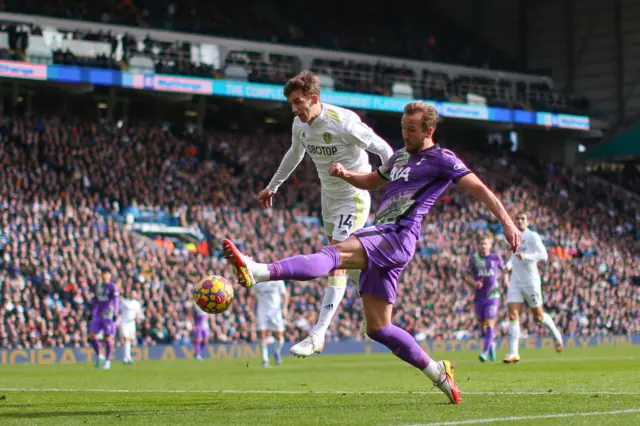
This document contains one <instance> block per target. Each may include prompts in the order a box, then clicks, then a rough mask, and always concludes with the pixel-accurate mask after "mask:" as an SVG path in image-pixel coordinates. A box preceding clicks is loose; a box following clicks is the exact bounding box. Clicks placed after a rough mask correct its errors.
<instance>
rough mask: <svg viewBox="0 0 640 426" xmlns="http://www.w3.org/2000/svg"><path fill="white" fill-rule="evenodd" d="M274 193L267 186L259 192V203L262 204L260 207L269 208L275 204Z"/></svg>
mask: <svg viewBox="0 0 640 426" xmlns="http://www.w3.org/2000/svg"><path fill="white" fill-rule="evenodd" d="M273 195H274V192H273V191H271V190H269V189H267V188H265V189H263V190H262V191H260V193H259V194H258V204H260V207H262V208H263V209H267V208H270V207H271V206H273Z"/></svg>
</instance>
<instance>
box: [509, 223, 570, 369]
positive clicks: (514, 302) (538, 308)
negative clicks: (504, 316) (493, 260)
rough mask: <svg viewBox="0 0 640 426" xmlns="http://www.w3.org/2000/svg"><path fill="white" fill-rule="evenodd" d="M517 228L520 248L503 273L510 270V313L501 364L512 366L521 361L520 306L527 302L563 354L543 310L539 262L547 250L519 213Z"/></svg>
mask: <svg viewBox="0 0 640 426" xmlns="http://www.w3.org/2000/svg"><path fill="white" fill-rule="evenodd" d="M516 226H517V227H518V228H519V229H520V230H521V231H522V244H520V246H519V247H518V249H517V250H516V252H515V253H513V254H512V255H511V258H510V259H509V262H507V265H506V269H511V277H510V278H511V279H510V284H509V290H508V291H507V306H508V309H509V354H508V355H507V356H506V357H505V359H504V362H505V363H506V364H511V363H515V362H519V361H520V354H519V346H520V312H521V310H522V304H523V303H524V302H527V305H528V306H529V310H530V311H531V315H533V318H534V319H535V321H536V322H537V323H539V324H544V325H545V326H546V327H547V328H548V329H549V330H550V331H551V333H552V334H553V338H554V340H555V341H556V345H555V347H556V352H562V351H563V350H564V343H563V342H562V334H561V333H560V330H558V327H556V325H555V323H554V322H553V319H552V318H551V316H550V315H549V314H547V313H546V312H544V309H543V307H542V291H541V280H540V273H539V272H538V262H546V261H547V259H548V258H549V256H548V254H547V249H546V248H545V246H544V244H543V243H542V238H540V235H539V234H538V233H537V232H535V231H532V230H530V229H528V227H529V218H528V216H527V214H526V213H524V212H520V213H518V215H517V216H516Z"/></svg>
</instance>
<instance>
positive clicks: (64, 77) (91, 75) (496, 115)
mask: <svg viewBox="0 0 640 426" xmlns="http://www.w3.org/2000/svg"><path fill="white" fill-rule="evenodd" d="M0 77H6V78H17V79H24V80H41V81H58V82H64V83H89V84H94V85H98V86H116V87H123V88H129V89H137V90H152V91H160V92H173V93H187V94H195V95H206V96H229V97H235V98H250V99H263V100H270V101H278V102H284V101H285V98H284V95H283V93H282V87H281V86H278V85H274V84H261V83H249V82H243V81H229V80H214V79H210V78H195V77H187V76H176V75H163V74H140V73H131V72H126V71H114V70H105V69H96V68H86V67H75V66H66V65H43V64H31V63H27V62H14V61H0ZM322 99H323V100H324V101H326V102H327V103H330V104H335V105H339V106H342V107H345V108H355V109H366V110H373V111H388V112H402V110H403V108H404V106H405V104H407V103H408V102H410V101H412V100H413V99H408V98H396V97H388V96H378V95H366V94H360V93H347V92H335V91H323V92H322ZM425 102H428V103H430V104H432V105H434V106H435V107H436V109H437V110H438V113H439V114H440V115H441V116H443V117H450V118H459V119H465V120H482V121H490V122H500V123H514V124H524V125H531V126H542V127H553V128H561V129H575V130H589V129H590V120H589V117H587V116H582V115H571V114H557V113H551V112H544V111H541V112H535V111H526V110H518V109H508V108H495V107H488V106H482V105H468V104H458V103H452V102H436V101H430V100H425Z"/></svg>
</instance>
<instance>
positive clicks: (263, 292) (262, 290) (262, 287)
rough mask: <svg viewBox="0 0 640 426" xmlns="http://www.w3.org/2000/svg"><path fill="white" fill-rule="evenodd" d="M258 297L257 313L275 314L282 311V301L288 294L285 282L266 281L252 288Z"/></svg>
mask: <svg viewBox="0 0 640 426" xmlns="http://www.w3.org/2000/svg"><path fill="white" fill-rule="evenodd" d="M251 291H252V292H253V295H254V296H255V297H256V311H258V312H274V311H281V310H282V301H283V299H284V295H285V294H287V288H286V287H285V285H284V281H265V282H261V283H257V284H255V285H254V286H253V287H251Z"/></svg>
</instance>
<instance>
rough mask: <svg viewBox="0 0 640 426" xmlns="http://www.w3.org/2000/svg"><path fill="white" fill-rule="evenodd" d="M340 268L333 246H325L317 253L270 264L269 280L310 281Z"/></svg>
mask: <svg viewBox="0 0 640 426" xmlns="http://www.w3.org/2000/svg"><path fill="white" fill-rule="evenodd" d="M338 266H340V253H338V249H336V248H335V247H333V246H327V247H325V248H323V249H322V250H320V251H319V252H318V253H314V254H309V255H304V254H301V255H298V256H293V257H288V258H286V259H284V260H280V261H278V262H275V263H270V264H269V265H268V267H269V275H270V279H271V280H300V281H306V280H312V279H314V278H318V277H322V276H325V275H327V274H328V273H329V272H331V271H333V270H335V269H338Z"/></svg>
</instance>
